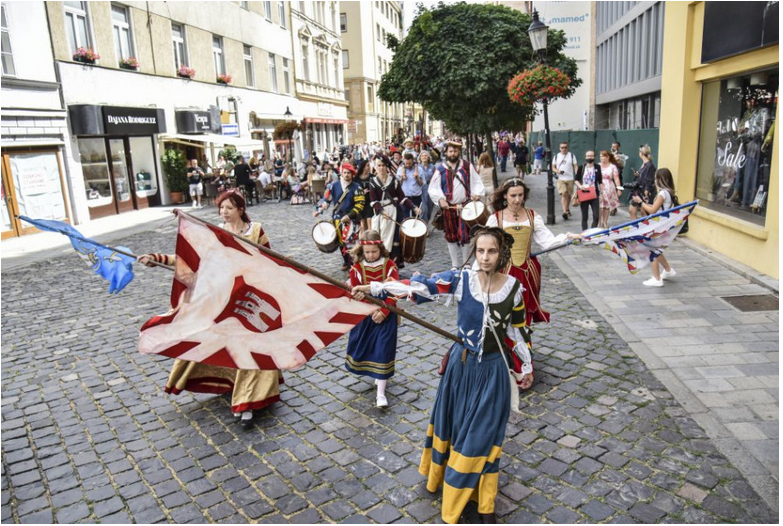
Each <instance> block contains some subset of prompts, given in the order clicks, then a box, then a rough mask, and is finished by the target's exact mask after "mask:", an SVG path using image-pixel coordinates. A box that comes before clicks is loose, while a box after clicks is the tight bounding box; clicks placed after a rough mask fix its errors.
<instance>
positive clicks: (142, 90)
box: [4, 2, 299, 223]
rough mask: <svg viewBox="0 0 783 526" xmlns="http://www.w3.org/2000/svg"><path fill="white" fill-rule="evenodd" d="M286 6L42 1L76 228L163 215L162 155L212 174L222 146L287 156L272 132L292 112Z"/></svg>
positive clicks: (294, 103) (167, 199)
mask: <svg viewBox="0 0 783 526" xmlns="http://www.w3.org/2000/svg"><path fill="white" fill-rule="evenodd" d="M288 5H289V3H288V2H220V3H217V2H191V3H180V2H173V3H167V2H124V3H119V2H112V3H109V2H46V15H47V17H48V20H49V35H50V37H51V49H52V50H53V54H54V57H53V58H54V67H55V68H56V70H57V74H58V76H59V79H60V82H61V89H62V98H63V102H64V105H65V110H66V111H67V113H68V124H69V131H70V144H69V146H70V147H66V148H65V152H66V153H67V157H66V159H65V164H66V166H67V169H68V171H69V173H70V175H71V177H70V184H71V186H72V188H71V192H72V195H73V208H74V216H75V219H76V222H77V223H83V222H85V221H88V220H90V219H94V218H97V217H102V216H106V215H113V214H119V213H123V212H126V211H130V210H135V209H140V208H144V207H146V206H152V205H157V204H168V203H169V202H170V197H169V192H168V188H167V185H166V180H165V177H164V174H163V172H162V170H161V165H160V157H161V154H162V153H163V152H164V151H165V150H166V149H169V148H173V149H180V150H182V151H183V152H185V154H186V155H187V157H188V158H196V159H199V160H200V161H201V160H205V161H206V163H208V164H210V165H211V166H214V165H215V161H216V156H217V153H218V152H219V150H220V149H221V148H223V147H225V146H233V147H235V148H237V149H238V150H240V151H243V152H245V153H246V154H248V155H249V154H250V153H251V152H258V153H265V154H267V155H271V154H273V153H274V152H273V151H274V150H275V149H277V150H278V151H281V150H282V149H284V148H285V144H286V141H278V142H275V140H274V139H275V138H274V136H273V131H274V128H275V126H276V125H277V124H278V123H280V122H282V121H283V120H285V119H286V116H285V111H286V108H288V107H290V109H291V110H290V111H291V112H292V113H295V112H297V111H299V108H298V106H297V105H298V100H297V98H296V97H295V86H294V80H293V71H292V60H293V55H292V50H291V29H290V14H289V11H288ZM4 106H5V101H4ZM280 143H282V144H280ZM281 153H284V151H282V152H281ZM205 156H206V159H204V157H205Z"/></svg>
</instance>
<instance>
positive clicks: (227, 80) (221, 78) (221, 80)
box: [215, 74, 233, 86]
mask: <svg viewBox="0 0 783 526" xmlns="http://www.w3.org/2000/svg"><path fill="white" fill-rule="evenodd" d="M232 80H233V79H232V78H231V75H225V74H224V75H218V76H217V78H216V79H215V82H217V83H218V84H223V85H225V86H228V85H229V84H231V81H232Z"/></svg>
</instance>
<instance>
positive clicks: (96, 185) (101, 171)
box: [78, 139, 113, 208]
mask: <svg viewBox="0 0 783 526" xmlns="http://www.w3.org/2000/svg"><path fill="white" fill-rule="evenodd" d="M78 143H79V155H80V157H81V161H82V173H83V174H84V190H85V192H87V206H89V207H90V208H95V207H98V206H105V205H110V204H112V202H113V199H112V191H111V181H110V180H109V163H108V159H107V156H106V142H105V141H104V140H103V139H79V140H78Z"/></svg>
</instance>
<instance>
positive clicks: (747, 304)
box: [721, 294, 780, 312]
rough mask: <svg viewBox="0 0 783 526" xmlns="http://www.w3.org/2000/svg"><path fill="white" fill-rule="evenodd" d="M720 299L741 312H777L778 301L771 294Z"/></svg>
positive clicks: (723, 297)
mask: <svg viewBox="0 0 783 526" xmlns="http://www.w3.org/2000/svg"><path fill="white" fill-rule="evenodd" d="M721 299H722V300H723V301H725V302H726V303H728V304H729V305H731V306H732V307H734V308H735V309H737V310H739V311H741V312H756V311H762V310H778V304H779V301H780V300H779V299H778V297H777V296H773V295H771V294H760V295H757V296H722V297H721Z"/></svg>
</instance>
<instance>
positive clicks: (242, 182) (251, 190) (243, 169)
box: [234, 155, 256, 206]
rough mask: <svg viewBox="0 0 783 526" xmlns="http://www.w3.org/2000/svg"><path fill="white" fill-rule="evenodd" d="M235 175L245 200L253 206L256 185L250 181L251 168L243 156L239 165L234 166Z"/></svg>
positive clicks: (238, 162) (240, 157)
mask: <svg viewBox="0 0 783 526" xmlns="http://www.w3.org/2000/svg"><path fill="white" fill-rule="evenodd" d="M234 175H235V176H236V182H237V188H241V189H242V190H243V191H244V193H245V199H246V200H247V202H248V203H249V204H250V205H251V206H252V205H253V195H255V192H256V183H255V182H253V181H252V180H251V179H250V167H249V166H248V165H247V163H246V162H245V158H244V157H243V156H242V155H240V156H239V160H238V161H237V164H235V165H234Z"/></svg>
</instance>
